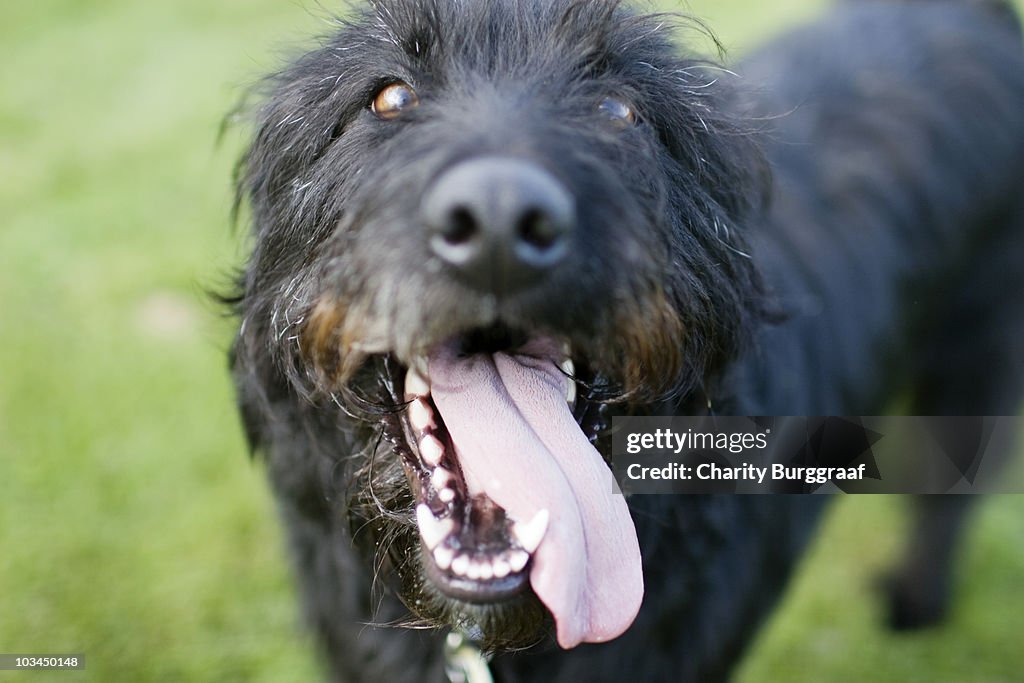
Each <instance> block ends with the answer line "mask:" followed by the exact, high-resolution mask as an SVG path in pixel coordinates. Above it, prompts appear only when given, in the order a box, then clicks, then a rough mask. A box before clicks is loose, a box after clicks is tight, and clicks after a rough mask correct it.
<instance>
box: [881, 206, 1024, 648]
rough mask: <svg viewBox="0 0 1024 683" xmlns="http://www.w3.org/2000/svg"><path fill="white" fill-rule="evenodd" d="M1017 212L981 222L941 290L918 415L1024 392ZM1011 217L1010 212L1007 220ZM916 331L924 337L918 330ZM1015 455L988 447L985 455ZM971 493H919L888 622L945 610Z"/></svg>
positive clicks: (1010, 408) (893, 580)
mask: <svg viewBox="0 0 1024 683" xmlns="http://www.w3.org/2000/svg"><path fill="white" fill-rule="evenodd" d="M1022 215H1024V211H1021V210H1019V209H1017V210H1013V211H1008V212H1005V214H1003V215H1001V216H998V217H997V218H996V219H995V220H993V221H989V224H988V226H987V229H986V230H985V232H986V233H987V237H986V239H985V244H983V245H981V246H979V247H978V248H977V252H976V253H975V254H973V255H972V256H971V258H972V262H973V263H976V264H980V267H978V271H977V272H976V273H975V274H974V277H973V278H969V279H968V280H967V281H966V283H965V284H964V285H961V286H960V287H959V288H958V289H957V290H955V291H943V292H942V297H943V301H942V302H941V304H940V305H939V309H940V310H942V311H943V314H942V320H941V321H940V322H939V323H938V324H937V325H935V326H929V327H928V328H927V329H926V328H924V327H922V328H921V329H919V331H918V334H917V335H916V337H917V339H919V340H924V339H927V340H928V342H927V343H926V344H922V345H921V346H920V348H931V349H932V351H931V352H930V353H929V354H928V355H925V356H923V357H921V358H920V359H918V360H919V365H918V369H917V372H916V376H917V384H916V387H915V390H914V391H915V393H914V403H913V410H914V414H917V415H1014V414H1017V413H1018V411H1019V410H1020V407H1021V400H1022V397H1024V356H1022V354H1021V352H1020V344H1021V339H1022V335H1024V304H1022V302H1021V300H1020V294H1021V293H1022V292H1024V272H1022V270H1021V269H1020V264H1019V259H1020V257H1021V255H1024V220H1022V219H1021V218H1020V217H1021V216H1022ZM1007 216H1009V218H1007ZM922 335H924V336H922ZM1012 455H1013V453H1007V452H1001V453H997V452H991V449H990V451H989V452H986V453H985V459H986V460H987V461H988V460H990V459H997V460H998V459H1005V458H1008V457H1011V456H1012ZM977 499H978V496H971V495H948V496H919V497H917V498H915V500H914V511H913V512H914V521H913V523H912V526H911V531H910V533H911V538H910V541H909V543H908V545H907V550H906V554H905V556H904V559H903V561H902V565H901V566H900V567H899V568H898V569H897V570H895V571H894V572H893V574H892V576H891V577H890V579H889V580H888V581H887V582H886V588H887V592H888V598H889V615H888V620H889V624H890V625H891V626H892V627H893V628H896V629H913V628H920V627H924V626H929V625H932V624H935V623H937V622H939V621H941V620H942V619H943V617H944V616H945V615H946V613H947V611H948V608H949V599H950V593H951V589H952V584H953V576H954V571H953V569H954V565H955V555H956V552H955V551H956V548H957V546H958V545H959V543H960V540H961V536H962V531H963V530H964V527H965V522H966V520H967V518H968V517H969V514H970V512H971V511H972V510H973V509H974V507H975V503H976V502H977Z"/></svg>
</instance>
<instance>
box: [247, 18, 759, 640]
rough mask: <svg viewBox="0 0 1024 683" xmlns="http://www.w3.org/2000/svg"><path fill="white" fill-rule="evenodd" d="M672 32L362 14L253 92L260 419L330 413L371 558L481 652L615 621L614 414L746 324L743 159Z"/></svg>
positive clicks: (737, 131)
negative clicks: (550, 629)
mask: <svg viewBox="0 0 1024 683" xmlns="http://www.w3.org/2000/svg"><path fill="white" fill-rule="evenodd" d="M676 21H677V20H675V19H673V18H672V17H665V16H638V15H635V14H632V13H630V12H629V11H627V10H625V9H623V8H622V7H620V6H619V3H617V2H614V1H611V0H601V1H597V2H595V1H594V0H580V1H576V2H563V1H559V0H503V1H500V2H457V1H454V0H452V1H442V0H379V1H377V2H373V3H371V4H370V6H368V7H366V8H365V9H364V10H362V11H361V12H356V13H355V14H354V15H353V16H351V17H349V18H347V19H345V20H344V21H342V22H341V25H340V28H339V30H338V31H337V33H336V34H335V35H333V36H332V37H330V38H329V39H327V40H326V41H325V42H324V43H323V44H322V46H321V47H320V48H319V49H317V50H314V51H313V52H310V53H308V54H306V55H304V56H302V57H301V58H299V59H298V60H296V61H295V62H294V63H293V64H292V65H291V66H289V67H288V68H286V69H285V70H283V71H282V72H280V73H279V74H277V75H275V76H274V77H272V78H271V79H270V80H269V87H268V92H267V93H266V96H265V97H264V98H263V99H261V102H260V106H259V107H258V109H257V110H256V133H255V137H254V139H253V141H252V144H251V146H250V148H249V150H248V152H247V153H246V155H245V157H244V158H243V160H242V162H241V164H240V167H239V174H238V186H239V196H240V199H241V200H242V201H244V202H245V203H247V204H248V205H249V207H250V208H251V213H252V221H253V225H254V237H255V244H254V250H253V253H252V257H251V260H250V262H249V264H248V267H247V269H246V271H245V273H244V276H243V278H242V282H241V289H242V291H241V293H240V297H239V311H240V315H241V317H242V320H243V325H242V329H241V331H240V334H239V339H238V342H237V343H236V348H235V371H236V375H237V376H238V378H239V383H240V385H241V386H242V393H243V396H242V400H243V404H244V408H245V411H246V413H247V415H248V416H249V422H250V425H249V428H250V434H251V435H252V437H253V439H254V441H255V442H256V445H257V446H267V445H268V442H270V441H271V440H272V438H271V437H269V436H267V433H268V431H269V430H271V429H272V428H271V427H266V426H265V423H266V422H267V421H268V419H270V418H268V415H270V414H272V413H273V412H274V409H273V405H275V404H279V402H282V401H283V402H291V403H293V404H296V405H301V406H302V408H301V409H296V410H294V411H293V414H295V415H304V416H307V417H297V418H296V419H310V420H317V421H318V423H319V424H335V425H336V429H337V434H338V439H337V446H336V447H337V448H338V450H339V451H342V452H337V453H335V454H334V457H335V458H336V459H337V461H338V463H340V464H339V468H338V469H339V470H341V471H343V472H344V479H345V482H344V486H345V496H343V502H342V503H340V507H341V508H342V509H341V510H336V511H335V512H336V513H337V514H342V513H344V514H346V515H347V516H348V518H349V523H350V524H351V526H352V529H353V530H354V534H353V535H354V537H355V540H356V542H357V544H359V545H360V547H362V548H364V549H365V552H366V554H367V555H371V556H370V557H367V562H375V563H376V564H375V566H377V567H379V568H381V569H390V570H393V572H392V573H393V574H395V575H397V577H398V581H397V584H398V592H399V593H400V595H401V596H402V598H403V601H404V602H405V604H406V605H407V606H408V607H409V608H410V609H411V610H412V611H413V612H414V613H416V614H417V615H418V616H419V617H421V618H423V619H425V620H428V621H429V622H432V623H455V624H458V625H460V626H462V627H463V628H467V629H470V630H472V631H473V632H474V633H475V634H476V635H477V636H478V637H480V638H482V639H483V640H484V642H485V644H488V645H490V646H515V645H522V644H527V643H529V642H532V641H533V640H535V639H536V638H537V637H538V636H539V635H540V634H541V632H542V629H543V626H544V624H545V623H546V621H547V619H548V616H549V615H552V616H553V617H554V621H555V624H556V626H557V636H558V640H559V643H560V644H561V645H562V646H564V647H570V646H573V645H575V644H577V643H579V642H582V641H601V640H607V639H609V638H612V637H615V636H616V635H618V634H619V633H621V631H622V630H624V629H625V628H626V627H628V625H629V623H630V622H631V621H632V619H633V617H634V616H635V614H636V611H637V609H638V608H639V601H640V597H641V595H642V575H641V571H640V560H639V551H638V549H637V541H636V535H635V532H634V531H633V527H632V522H631V520H630V518H629V513H628V510H627V509H626V506H625V503H624V502H623V499H622V497H621V496H616V495H613V494H612V490H613V485H612V481H611V475H610V473H609V470H608V468H607V467H606V465H605V462H604V460H603V458H602V455H601V451H600V450H598V449H596V448H595V445H594V444H595V443H597V442H598V441H599V438H598V437H599V436H600V435H601V434H603V433H604V431H605V430H606V428H607V426H608V424H607V413H608V411H607V409H606V408H607V406H608V405H609V404H611V403H617V404H618V405H631V406H636V405H638V404H640V403H642V402H650V401H654V400H657V399H659V398H664V397H666V396H680V395H685V394H687V393H688V392H690V391H691V390H693V389H694V388H695V387H697V386H699V385H700V383H701V382H702V381H704V380H705V378H707V377H708V375H709V374H710V373H713V372H714V370H715V369H717V368H718V367H719V366H721V364H722V363H723V362H724V361H725V360H726V359H728V357H729V356H730V355H731V354H732V353H733V352H734V350H735V348H736V346H737V344H738V343H739V340H740V338H741V336H742V332H743V330H745V328H746V327H747V325H748V322H749V321H750V320H751V318H752V316H754V315H756V308H757V305H758V302H757V300H756V293H757V291H758V287H757V282H756V274H755V273H754V270H753V268H752V267H751V265H750V262H749V259H748V258H747V257H746V255H745V253H744V251H745V246H744V243H743V238H742V233H741V230H740V224H741V223H742V221H743V218H744V214H745V212H746V211H747V209H748V208H749V205H750V204H751V203H752V202H753V201H757V199H758V193H757V191H756V188H757V187H758V186H759V183H760V180H761V177H760V176H761V165H760V162H759V157H758V156H757V154H756V152H755V151H754V147H753V145H752V143H751V142H750V140H749V136H748V135H746V134H745V132H744V131H743V130H742V129H741V127H740V126H738V125H737V124H736V123H735V122H734V121H732V120H730V119H729V118H728V117H727V116H726V115H725V114H723V112H722V108H721V106H720V100H721V99H722V94H721V90H722V88H721V87H720V85H719V84H718V80H719V78H720V77H721V76H722V75H723V72H722V71H721V70H720V69H717V68H714V67H713V66H711V65H710V64H708V63H706V62H701V61H695V60H689V59H684V58H682V57H680V56H679V55H678V54H677V51H676V48H675V47H674V46H673V45H672V44H671V42H670V33H671V32H672V28H671V27H672V25H673V23H675V22H676ZM751 188H755V190H754V191H752V189H751ZM308 416H315V417H308ZM261 424H263V426H261ZM310 431H312V430H310ZM353 443H355V444H356V446H355V447H353V446H352V444H353ZM320 449H321V450H329V449H330V446H329V445H326V446H325V445H321V448H320ZM323 484H324V486H328V485H330V486H333V484H329V483H328V482H323ZM338 493H339V492H338V491H324V492H322V493H321V495H325V496H331V495H336V494H338ZM384 573H386V572H384Z"/></svg>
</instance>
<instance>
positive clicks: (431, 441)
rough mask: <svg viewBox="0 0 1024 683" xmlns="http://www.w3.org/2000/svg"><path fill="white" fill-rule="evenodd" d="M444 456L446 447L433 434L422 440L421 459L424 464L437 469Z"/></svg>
mask: <svg viewBox="0 0 1024 683" xmlns="http://www.w3.org/2000/svg"><path fill="white" fill-rule="evenodd" d="M442 455H444V446H443V445H442V444H441V442H440V441H438V440H437V437H435V436H434V435H433V434H427V435H426V436H424V437H423V438H422V439H420V457H421V458H423V462H425V463H427V464H428V465H430V466H431V467H437V465H438V464H439V463H440V462H441V456H442Z"/></svg>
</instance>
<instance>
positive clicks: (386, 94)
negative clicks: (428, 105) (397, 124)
mask: <svg viewBox="0 0 1024 683" xmlns="http://www.w3.org/2000/svg"><path fill="white" fill-rule="evenodd" d="M419 103H420V98H419V97H418V96H417V95H416V91H415V90H413V89H412V87H411V86H409V85H408V84H407V83H402V82H401V81H398V82H396V83H391V84H390V85H387V86H385V87H384V88H382V89H381V91H380V92H379V93H377V96H376V97H374V98H373V102H371V103H370V110H371V111H372V112H373V113H374V114H375V115H376V116H377V118H379V119H385V120H389V119H393V118H396V117H398V116H400V115H401V114H402V112H404V111H408V110H409V109H413V108H415V107H416V105H418V104H419Z"/></svg>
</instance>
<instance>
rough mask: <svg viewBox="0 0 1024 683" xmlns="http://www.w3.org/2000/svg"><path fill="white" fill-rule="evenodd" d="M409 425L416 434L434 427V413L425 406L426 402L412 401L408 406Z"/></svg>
mask: <svg viewBox="0 0 1024 683" xmlns="http://www.w3.org/2000/svg"><path fill="white" fill-rule="evenodd" d="M409 424H411V425H412V428H413V429H415V430H416V431H418V432H422V431H423V430H424V429H426V428H427V427H433V426H435V425H434V411H432V410H431V409H430V406H428V405H427V402H426V400H424V399H422V398H417V399H413V401H412V403H410V404H409Z"/></svg>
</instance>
